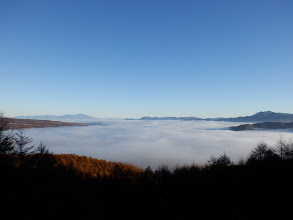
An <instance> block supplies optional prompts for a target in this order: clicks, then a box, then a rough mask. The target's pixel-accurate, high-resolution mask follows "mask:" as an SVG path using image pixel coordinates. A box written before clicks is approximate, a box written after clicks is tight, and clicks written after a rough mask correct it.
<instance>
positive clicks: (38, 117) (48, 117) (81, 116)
mask: <svg viewBox="0 0 293 220" xmlns="http://www.w3.org/2000/svg"><path fill="white" fill-rule="evenodd" d="M15 118H18V119H36V120H52V121H64V120H65V121H84V120H97V118H94V117H91V116H88V115H85V114H76V115H61V116H56V115H34V116H18V117H15Z"/></svg>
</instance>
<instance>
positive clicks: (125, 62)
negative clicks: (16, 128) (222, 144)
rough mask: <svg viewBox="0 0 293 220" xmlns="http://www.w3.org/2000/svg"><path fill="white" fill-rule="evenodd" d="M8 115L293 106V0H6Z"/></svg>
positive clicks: (2, 35) (2, 15)
mask: <svg viewBox="0 0 293 220" xmlns="http://www.w3.org/2000/svg"><path fill="white" fill-rule="evenodd" d="M0 82H1V84H0V99H1V102H0V103H1V104H0V111H3V112H5V114H6V115H9V116H17V115H40V114H55V115H62V114H76V113H85V114H89V115H92V116H95V117H121V118H124V117H133V118H136V117H141V116H145V115H148V116H198V117H217V116H240V115H250V114H253V113H255V112H257V111H262V110H272V111H276V112H289V113H293V86H292V83H293V1H292V0H287V1H286V0H275V1H270V0H231V1H226V0H221V1H219V0H214V1H212V0H201V1H200V0H192V1H188V0H178V1H173V0H133V1H128V0H116V1H114V0H95V1H89V0H82V1H81V0H78V1H75V0H61V1H60V0H47V1H46V0H42V1H40V0H35V1H30V0H25V1H23V0H19V1H14V0H0Z"/></svg>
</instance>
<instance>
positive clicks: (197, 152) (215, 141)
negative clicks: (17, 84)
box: [26, 120, 293, 169]
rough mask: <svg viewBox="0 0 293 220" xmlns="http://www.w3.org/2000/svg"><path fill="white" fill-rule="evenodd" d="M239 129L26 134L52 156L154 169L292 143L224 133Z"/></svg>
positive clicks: (149, 126) (200, 124)
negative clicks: (71, 155) (82, 157)
mask: <svg viewBox="0 0 293 220" xmlns="http://www.w3.org/2000/svg"><path fill="white" fill-rule="evenodd" d="M234 125H238V124H236V123H228V122H212V121H125V120H109V121H104V122H103V123H102V125H93V126H87V127H60V128H41V129H28V130H27V131H26V132H27V135H29V136H31V137H32V138H33V139H34V140H35V143H36V144H38V143H39V141H43V142H44V143H45V144H46V145H47V146H48V147H49V148H51V149H52V150H53V151H54V153H74V154H78V155H86V156H91V157H94V158H98V159H105V160H111V161H121V162H126V163H131V164H134V165H137V166H140V167H143V168H145V167H147V166H148V165H150V166H151V167H152V168H153V169H156V168H158V167H159V166H160V165H162V164H167V165H169V166H175V165H176V164H179V165H182V164H191V163H196V164H204V163H206V161H207V160H208V159H209V158H210V156H212V155H213V156H219V155H220V154H223V153H226V154H227V155H229V156H230V157H231V159H232V160H234V161H236V162H237V161H238V160H239V158H240V157H246V156H247V154H248V152H250V150H251V149H252V148H253V147H254V146H255V145H256V144H257V143H258V142H260V141H265V142H267V143H269V144H274V143H276V142H277V141H278V140H279V139H280V137H283V138H285V139H287V140H290V139H293V132H292V130H287V131H280V130H278V131H276V130H274V131H242V132H235V131H230V130H227V129H226V128H227V127H229V126H234Z"/></svg>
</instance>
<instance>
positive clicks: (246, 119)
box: [139, 111, 293, 122]
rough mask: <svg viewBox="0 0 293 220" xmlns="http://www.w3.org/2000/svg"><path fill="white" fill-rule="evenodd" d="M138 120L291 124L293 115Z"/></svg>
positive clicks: (272, 114) (261, 114) (258, 114)
mask: <svg viewBox="0 0 293 220" xmlns="http://www.w3.org/2000/svg"><path fill="white" fill-rule="evenodd" d="M139 120H185V121H199V120H205V121H228V122H291V121H292V122H293V114H289V113H276V112H272V111H264V112H258V113H256V114H254V115H251V116H244V117H236V118H198V117H148V116H145V117H142V118H140V119H139Z"/></svg>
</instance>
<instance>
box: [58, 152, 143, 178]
mask: <svg viewBox="0 0 293 220" xmlns="http://www.w3.org/2000/svg"><path fill="white" fill-rule="evenodd" d="M54 158H55V159H56V161H57V162H56V163H55V165H54V167H56V168H59V167H64V168H65V169H66V170H70V171H73V172H75V173H76V174H79V175H82V176H85V177H91V178H103V177H115V178H119V177H128V178H129V177H131V176H133V175H134V174H139V173H143V172H144V170H143V169H140V168H137V167H135V166H133V165H129V164H125V163H120V162H111V161H110V162H107V161H105V160H98V159H94V158H91V157H86V156H78V155H74V154H58V155H54Z"/></svg>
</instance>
